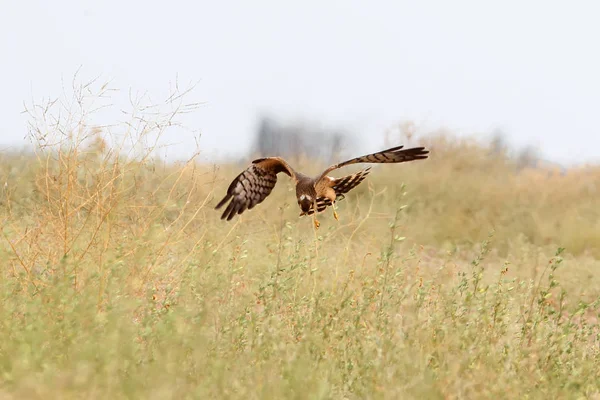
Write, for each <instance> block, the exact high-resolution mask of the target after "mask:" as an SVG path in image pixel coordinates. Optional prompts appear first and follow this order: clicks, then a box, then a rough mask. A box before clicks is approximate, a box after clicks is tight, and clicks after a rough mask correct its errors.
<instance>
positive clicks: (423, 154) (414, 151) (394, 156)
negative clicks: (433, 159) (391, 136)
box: [318, 146, 429, 180]
mask: <svg viewBox="0 0 600 400" xmlns="http://www.w3.org/2000/svg"><path fill="white" fill-rule="evenodd" d="M428 154H429V150H425V148H424V147H413V148H410V149H404V146H397V147H392V148H389V149H387V150H383V151H379V152H377V153H372V154H367V155H365V156H360V157H356V158H352V159H350V160H347V161H344V162H341V163H339V164H334V165H332V166H330V167H329V168H327V169H326V170H325V171H323V173H322V174H321V176H320V177H319V179H318V180H321V179H323V178H324V177H325V176H326V175H327V174H328V173H330V172H331V171H333V170H334V169H338V168H341V167H345V166H346V165H350V164H358V163H374V164H388V163H401V162H407V161H414V160H423V159H425V158H427V157H428Z"/></svg>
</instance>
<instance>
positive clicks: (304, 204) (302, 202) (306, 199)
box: [298, 193, 313, 212]
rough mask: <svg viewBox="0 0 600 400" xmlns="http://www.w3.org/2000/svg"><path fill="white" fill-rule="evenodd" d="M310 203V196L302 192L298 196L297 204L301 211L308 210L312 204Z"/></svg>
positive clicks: (311, 201) (311, 199) (311, 200)
mask: <svg viewBox="0 0 600 400" xmlns="http://www.w3.org/2000/svg"><path fill="white" fill-rule="evenodd" d="M312 204H313V198H312V196H310V195H307V194H304V193H303V194H301V195H299V196H298V205H299V206H300V208H301V209H302V212H308V210H310V207H311V206H312Z"/></svg>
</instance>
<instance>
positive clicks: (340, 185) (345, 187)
mask: <svg viewBox="0 0 600 400" xmlns="http://www.w3.org/2000/svg"><path fill="white" fill-rule="evenodd" d="M369 172H371V167H369V168H365V169H363V170H362V171H359V172H357V173H355V174H352V175H348V176H344V177H341V178H335V179H333V180H332V181H331V184H330V186H331V187H332V188H333V190H335V196H336V199H335V200H336V201H341V200H343V199H344V197H345V196H344V194H345V193H348V192H349V191H350V190H352V189H354V188H355V187H357V186H358V185H359V184H360V183H361V182H362V181H363V180H364V179H365V178H366V177H367V175H368V174H369ZM331 204H332V203H331V200H329V199H328V198H326V197H318V198H317V212H318V213H320V212H323V211H324V210H325V209H326V208H327V207H329V206H331ZM314 212H315V210H314V209H313V208H311V209H310V210H309V211H308V212H307V214H308V215H312V214H314Z"/></svg>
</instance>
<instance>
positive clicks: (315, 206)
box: [313, 201, 321, 229]
mask: <svg viewBox="0 0 600 400" xmlns="http://www.w3.org/2000/svg"><path fill="white" fill-rule="evenodd" d="M313 210H314V212H313V223H314V224H315V229H319V226H321V223H320V222H319V220H318V219H317V202H316V201H315V202H314V203H313Z"/></svg>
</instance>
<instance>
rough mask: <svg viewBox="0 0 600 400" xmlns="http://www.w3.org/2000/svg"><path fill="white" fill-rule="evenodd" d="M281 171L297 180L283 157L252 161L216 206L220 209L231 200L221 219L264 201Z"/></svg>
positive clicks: (230, 217) (230, 216) (231, 216)
mask: <svg viewBox="0 0 600 400" xmlns="http://www.w3.org/2000/svg"><path fill="white" fill-rule="evenodd" d="M280 172H283V173H285V174H286V175H288V176H289V177H291V178H292V179H294V180H296V173H295V172H294V170H293V169H292V168H291V167H290V166H289V164H288V163H287V162H285V160H283V159H282V158H279V157H268V158H259V159H256V160H254V161H252V164H250V166H249V167H248V168H246V169H245V170H244V171H242V173H240V174H239V175H238V176H237V177H236V178H235V179H234V180H233V181H232V182H231V184H230V185H229V188H228V189H227V194H226V195H225V197H223V199H222V200H221V201H220V202H219V204H217V206H216V207H215V209H219V208H221V207H222V206H224V205H225V204H226V203H227V202H228V201H229V200H231V202H230V203H229V204H228V205H227V208H225V211H224V212H223V215H221V219H227V221H229V220H231V219H232V218H233V217H234V216H235V215H236V214H241V213H243V212H244V211H245V210H246V209H248V210H249V209H251V208H252V207H254V206H255V205H257V204H258V203H260V202H262V201H263V200H264V199H265V198H266V197H267V196H268V195H269V194H270V193H271V191H272V190H273V188H274V187H275V184H276V183H277V174H278V173H280Z"/></svg>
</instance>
